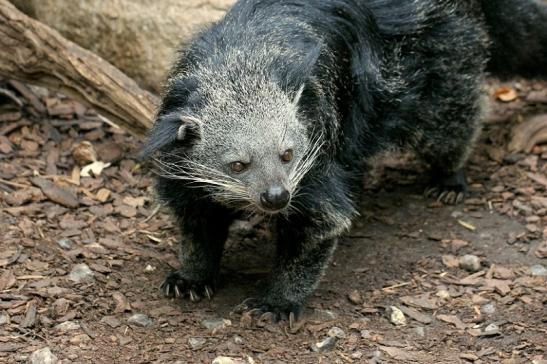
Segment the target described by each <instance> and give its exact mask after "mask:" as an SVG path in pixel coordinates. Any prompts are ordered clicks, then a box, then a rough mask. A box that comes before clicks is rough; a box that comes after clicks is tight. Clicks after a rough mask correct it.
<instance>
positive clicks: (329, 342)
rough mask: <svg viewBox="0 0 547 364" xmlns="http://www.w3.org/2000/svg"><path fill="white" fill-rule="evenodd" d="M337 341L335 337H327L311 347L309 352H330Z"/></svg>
mask: <svg viewBox="0 0 547 364" xmlns="http://www.w3.org/2000/svg"><path fill="white" fill-rule="evenodd" d="M337 341H338V338H337V337H333V336H329V337H327V338H326V339H325V340H323V341H321V342H318V343H315V344H313V345H312V346H311V350H312V351H313V352H315V353H323V352H325V351H329V350H332V349H333V348H334V347H335V346H336V342H337Z"/></svg>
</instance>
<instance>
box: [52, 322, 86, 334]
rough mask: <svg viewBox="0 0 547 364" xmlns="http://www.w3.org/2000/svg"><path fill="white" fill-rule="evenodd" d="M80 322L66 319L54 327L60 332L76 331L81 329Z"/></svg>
mask: <svg viewBox="0 0 547 364" xmlns="http://www.w3.org/2000/svg"><path fill="white" fill-rule="evenodd" d="M80 327H81V326H80V324H79V323H77V322H74V321H65V322H61V323H60V324H58V325H56V326H55V327H54V329H55V330H57V331H60V332H67V331H75V330H79V329H80Z"/></svg>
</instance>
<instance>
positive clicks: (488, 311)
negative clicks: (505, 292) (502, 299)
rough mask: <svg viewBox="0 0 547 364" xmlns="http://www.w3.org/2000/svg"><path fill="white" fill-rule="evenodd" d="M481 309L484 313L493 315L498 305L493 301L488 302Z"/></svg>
mask: <svg viewBox="0 0 547 364" xmlns="http://www.w3.org/2000/svg"><path fill="white" fill-rule="evenodd" d="M481 311H482V313H485V314H487V315H492V314H493V313H495V312H496V305H494V304H493V303H487V304H485V305H482V307H481Z"/></svg>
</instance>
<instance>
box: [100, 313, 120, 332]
mask: <svg viewBox="0 0 547 364" xmlns="http://www.w3.org/2000/svg"><path fill="white" fill-rule="evenodd" d="M101 322H102V323H103V324H107V325H108V326H110V327H112V328H113V329H115V328H116V327H118V326H120V325H121V324H122V323H121V322H120V320H118V319H117V318H116V317H115V316H104V317H103V318H102V319H101Z"/></svg>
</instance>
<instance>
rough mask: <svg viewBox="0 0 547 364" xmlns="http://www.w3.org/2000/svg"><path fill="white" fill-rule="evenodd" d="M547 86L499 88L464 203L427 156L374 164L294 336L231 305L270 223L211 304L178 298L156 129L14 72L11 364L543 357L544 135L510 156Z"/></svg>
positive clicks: (4, 95) (1, 173) (2, 204)
mask: <svg viewBox="0 0 547 364" xmlns="http://www.w3.org/2000/svg"><path fill="white" fill-rule="evenodd" d="M546 86H547V85H545V84H542V83H530V82H525V81H522V80H517V81H514V82H511V83H507V84H505V85H504V87H505V88H502V87H501V85H499V84H496V83H493V84H492V85H490V86H489V89H488V92H489V95H490V98H491V101H492V104H493V113H492V114H491V115H490V116H489V117H488V119H487V122H486V125H485V130H484V133H483V135H482V137H481V141H480V145H479V146H478V148H477V150H476V151H475V153H474V154H473V156H472V158H471V162H470V166H469V176H468V179H469V182H470V187H471V191H470V194H469V196H468V197H467V199H466V200H465V203H464V204H462V205H459V206H443V205H441V204H439V203H436V202H434V201H431V200H427V199H425V198H423V197H422V195H421V192H422V191H423V189H424V187H425V184H426V183H427V180H426V179H424V178H423V176H424V171H423V167H422V166H420V165H419V164H417V163H416V162H415V161H414V159H413V158H412V156H408V155H397V156H393V155H391V156H385V157H383V158H379V159H378V160H377V161H374V163H373V165H372V169H371V172H370V175H369V177H368V178H367V179H366V181H363V186H364V188H365V190H366V193H365V198H364V199H363V203H362V207H361V217H360V218H359V219H358V220H357V221H356V222H355V225H354V228H353V229H352V231H351V232H350V233H349V234H347V235H346V236H345V237H344V238H343V239H342V241H341V243H340V246H339V249H338V251H337V253H336V255H335V257H334V260H333V261H332V263H331V266H330V267H329V270H328V272H327V274H326V275H325V277H324V279H323V281H322V283H321V286H320V288H319V289H318V290H317V292H316V293H315V294H314V295H313V297H312V298H311V299H310V301H309V302H308V305H307V308H306V310H307V311H306V312H307V313H306V317H305V319H304V320H303V321H302V322H301V323H300V324H299V325H298V327H297V328H296V329H294V330H289V328H288V325H287V324H286V323H283V322H282V323H280V324H272V323H268V322H258V321H257V320H256V318H253V317H250V316H247V315H243V316H241V315H240V314H237V313H234V312H232V311H233V308H234V307H235V306H236V305H237V304H238V303H239V302H241V301H242V300H243V299H245V298H247V297H249V296H252V295H253V294H256V293H257V292H258V291H259V290H260V288H261V286H262V282H263V280H264V278H265V277H266V275H267V272H268V266H269V264H271V261H272V255H273V244H272V242H271V241H270V234H269V232H268V229H267V226H266V225H265V224H264V222H262V221H261V220H260V218H257V219H252V220H251V221H238V222H236V223H235V224H234V226H233V227H232V230H231V235H230V239H229V241H228V244H227V252H226V256H225V259H224V261H223V268H222V272H223V274H222V277H223V278H222V281H221V284H220V287H219V290H218V292H217V294H216V295H215V297H214V298H213V299H212V300H211V301H208V300H202V301H201V302H199V303H197V304H193V303H190V302H186V301H182V300H172V299H167V298H164V297H163V296H162V295H161V294H160V291H159V289H158V287H159V285H160V283H161V281H162V280H163V278H164V276H165V274H166V273H167V272H169V271H170V270H172V269H174V268H176V267H177V266H178V262H177V239H178V238H177V235H178V232H177V229H176V227H175V225H174V222H173V219H172V218H171V216H170V215H169V212H168V211H167V210H166V209H165V208H163V207H160V206H158V205H157V203H156V202H155V199H154V193H153V188H152V186H153V180H152V176H151V174H150V172H149V170H148V168H147V166H146V165H143V164H142V163H141V162H140V161H139V159H138V152H139V150H140V145H141V143H142V140H139V139H138V138H135V137H132V136H131V135H129V134H127V133H126V132H124V131H123V130H121V129H119V128H117V127H116V126H115V125H112V124H111V123H109V122H108V120H105V119H103V118H101V117H100V116H99V115H97V114H96V113H95V112H94V111H93V110H90V109H87V108H86V107H84V106H82V105H81V104H79V103H77V102H75V101H73V100H70V99H68V98H65V97H63V96H61V95H57V94H54V93H51V92H48V91H47V90H44V89H41V88H36V87H30V86H27V85H23V84H20V83H17V82H8V81H1V80H0V363H18V362H29V361H30V362H32V363H45V362H47V361H46V360H47V359H53V360H54V361H55V360H58V362H60V363H104V362H110V363H127V362H133V363H211V362H212V361H213V360H214V359H215V358H217V357H230V358H231V359H228V358H223V359H217V363H250V364H251V363H466V362H474V363H493V362H501V363H505V364H512V363H546V362H547V354H546V343H547V339H546V338H547V322H546V320H547V310H546V304H547V294H546V293H547V285H546V275H547V270H546V268H545V265H546V264H545V263H546V260H545V259H546V258H547V145H540V146H535V147H531V146H530V147H529V148H527V150H526V152H519V153H516V152H510V151H509V147H510V146H511V140H512V130H514V129H515V128H516V127H521V126H522V125H526V124H525V123H526V122H527V120H529V119H530V118H531V117H532V115H537V114H540V113H542V112H545V106H546V104H547V101H545V100H547V96H545V99H542V98H541V97H542V96H541V95H542V94H545V91H546V90H547V87H546ZM538 95H539V96H538ZM544 117H545V116H544ZM513 142H514V141H513ZM55 358H56V359H55ZM230 360H231V361H230Z"/></svg>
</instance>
